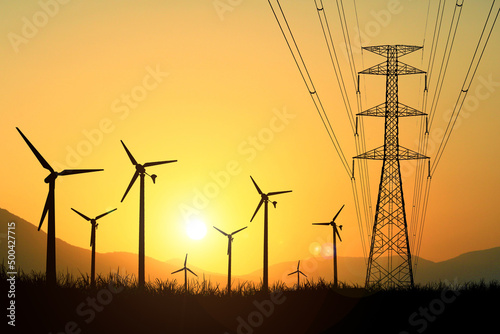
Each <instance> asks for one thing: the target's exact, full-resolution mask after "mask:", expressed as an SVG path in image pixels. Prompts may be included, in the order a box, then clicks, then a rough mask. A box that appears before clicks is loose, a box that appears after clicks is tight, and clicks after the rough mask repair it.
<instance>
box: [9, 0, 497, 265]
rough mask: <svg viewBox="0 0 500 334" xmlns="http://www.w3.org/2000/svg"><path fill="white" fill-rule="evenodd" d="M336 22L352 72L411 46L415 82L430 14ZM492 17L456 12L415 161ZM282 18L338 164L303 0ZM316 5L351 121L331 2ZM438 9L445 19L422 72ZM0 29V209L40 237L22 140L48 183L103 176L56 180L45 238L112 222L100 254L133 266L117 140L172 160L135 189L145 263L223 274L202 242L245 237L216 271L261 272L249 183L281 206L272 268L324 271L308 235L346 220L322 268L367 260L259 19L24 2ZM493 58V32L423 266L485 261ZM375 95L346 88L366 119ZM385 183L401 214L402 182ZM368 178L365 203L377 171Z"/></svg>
mask: <svg viewBox="0 0 500 334" xmlns="http://www.w3.org/2000/svg"><path fill="white" fill-rule="evenodd" d="M344 5H345V14H346V20H347V26H348V29H349V33H350V35H351V36H352V40H351V44H352V46H353V50H354V60H355V66H356V70H357V71H361V70H362V69H364V68H367V67H369V66H372V65H375V64H377V63H380V62H382V61H383V58H382V57H380V56H377V55H374V54H370V53H369V52H366V51H365V52H363V53H361V52H360V44H361V45H362V46H366V45H381V44H409V45H419V46H422V45H423V46H424V48H423V51H417V52H415V53H414V54H412V55H408V56H405V57H404V58H402V59H401V61H403V62H406V63H408V64H411V65H413V66H415V67H418V68H421V69H422V70H424V71H428V68H427V67H428V64H429V62H428V58H429V55H430V48H431V42H432V34H433V31H434V30H433V28H434V24H435V22H436V12H437V1H431V3H430V7H429V1H409V0H401V1H368V0H358V1H356V5H357V21H356V16H355V14H354V13H355V12H354V7H353V6H352V2H350V1H345V4H344ZM490 6H491V1H483V0H481V1H474V2H472V1H467V0H466V1H464V5H463V8H462V14H461V18H460V23H459V27H458V30H457V35H456V39H455V42H454V48H453V52H452V54H451V57H450V63H449V66H448V69H447V72H446V77H445V81H444V85H443V90H442V93H441V95H440V98H439V100H438V105H437V108H436V118H435V121H434V123H433V126H432V129H431V140H430V145H429V155H430V157H431V161H432V159H433V158H434V157H435V145H438V144H439V143H440V138H439V131H440V130H441V131H442V130H444V129H445V128H446V125H447V116H446V115H448V111H449V110H450V109H451V108H452V107H453V106H454V103H455V101H456V99H457V96H458V94H459V92H460V88H461V85H462V82H463V80H464V78H465V74H466V72H467V68H468V66H469V63H470V61H471V59H472V55H473V51H474V48H475V46H476V44H477V41H478V40H479V35H480V33H481V29H482V27H483V24H484V22H485V19H486V16H487V14H488V11H489V8H490ZM282 7H283V10H284V12H285V14H286V15H287V19H288V23H289V24H290V27H291V29H292V31H293V33H294V37H295V39H296V41H297V44H298V45H299V48H300V50H301V52H302V56H303V58H304V60H305V62H306V64H307V65H308V69H309V72H310V74H311V77H312V78H313V80H314V83H315V86H316V88H317V92H318V94H320V96H321V97H322V99H323V103H324V105H325V110H326V111H327V113H328V116H329V118H330V120H331V122H332V126H333V128H334V130H335V133H336V135H337V137H338V138H339V142H340V144H341V145H342V149H343V151H344V152H345V155H346V157H347V160H348V161H349V163H350V162H351V161H352V157H353V156H355V155H356V150H355V146H354V137H353V134H352V132H351V130H350V126H349V122H348V119H347V116H346V112H345V108H344V104H343V103H342V100H341V95H340V91H339V88H338V86H337V83H336V79H335V75H334V72H333V69H332V66H331V64H330V60H329V58H328V50H327V47H326V44H325V41H324V38H323V34H322V30H321V26H320V22H319V20H318V15H317V11H316V8H315V5H314V1H282ZM324 7H325V11H326V14H327V17H328V19H329V22H330V25H331V31H332V37H333V40H334V43H335V47H336V48H337V50H338V54H339V61H340V64H341V70H342V72H343V75H344V77H345V78H346V85H347V89H348V92H349V94H350V95H349V96H350V97H351V99H352V103H355V88H354V84H353V82H352V79H351V78H350V75H349V73H350V72H349V65H348V62H347V58H346V57H345V55H344V53H343V52H342V49H343V45H345V43H344V40H343V37H342V30H341V26H340V23H339V22H340V21H339V16H338V12H337V8H336V5H335V2H334V1H330V0H327V1H324ZM497 7H498V6H497ZM453 10H454V2H452V1H447V3H446V7H445V14H444V17H443V23H442V26H443V28H442V40H441V42H440V43H439V44H438V49H437V50H438V52H437V53H436V54H437V56H436V57H438V58H439V59H441V58H442V50H444V45H445V42H446V41H445V37H446V34H447V33H448V30H449V27H450V22H451V17H452V14H453ZM496 10H497V9H496ZM0 13H1V14H0V15H2V20H1V22H2V24H1V26H0V27H1V28H0V29H1V33H0V35H1V36H3V38H1V39H0V46H1V50H2V52H1V53H0V65H1V68H2V80H0V114H1V122H0V136H1V138H2V142H3V143H2V145H1V146H0V154H1V156H2V164H1V165H0V184H1V186H2V187H1V189H2V191H0V207H2V208H5V209H7V210H9V211H11V212H12V213H14V214H16V215H18V216H20V217H22V218H24V219H26V220H28V221H30V222H32V223H33V224H35V225H38V223H39V220H40V216H41V213H42V209H43V205H44V202H45V198H46V196H47V192H48V186H47V185H46V184H45V183H44V182H43V179H44V178H45V177H46V176H47V174H48V173H47V171H46V170H44V169H43V168H42V167H41V166H40V164H39V163H38V161H37V160H36V158H35V157H34V155H33V154H32V153H31V151H30V150H29V148H28V147H27V145H26V144H25V142H24V141H23V140H22V138H21V136H20V135H19V133H18V132H17V131H16V127H19V128H20V129H21V130H22V131H23V133H24V134H25V135H26V136H27V138H28V139H29V140H30V141H31V142H32V143H33V145H34V146H35V147H36V148H37V149H38V150H39V152H40V153H41V154H42V155H43V156H44V157H45V159H46V160H47V161H48V162H49V163H50V164H51V165H52V166H53V167H54V168H55V169H56V170H58V171H61V170H63V169H66V168H103V169H104V172H99V173H92V174H82V175H74V176H65V177H60V178H58V180H57V186H56V236H57V237H58V238H61V239H63V240H65V241H66V242H68V243H70V244H73V245H76V246H79V247H83V248H85V247H88V242H89V238H90V224H88V223H87V222H85V221H84V220H83V219H81V218H80V217H79V216H78V215H76V214H75V213H74V212H73V211H71V210H70V208H75V209H76V210H78V211H80V212H82V213H84V214H85V215H88V216H92V217H93V216H97V215H99V214H101V213H103V212H106V211H107V210H110V209H113V208H118V210H117V211H116V212H113V213H112V214H110V215H109V216H106V217H105V218H102V220H101V221H100V224H99V230H98V232H97V251H98V252H113V251H127V252H137V248H138V215H139V203H138V202H139V185H138V183H137V184H135V185H134V187H133V188H132V189H131V191H130V193H129V194H128V195H127V197H126V199H125V200H124V201H123V203H121V202H120V200H121V198H122V196H123V194H124V192H125V190H126V188H127V185H128V184H129V182H130V179H131V177H132V175H133V173H134V167H133V165H132V164H131V162H130V160H129V159H128V157H127V155H126V153H125V151H124V149H123V147H122V145H121V143H120V140H123V141H124V143H125V144H126V145H127V147H128V148H129V150H130V151H131V153H132V154H133V155H134V157H135V158H136V160H137V161H138V162H140V163H144V162H149V161H158V160H174V159H175V160H178V162H176V163H172V164H168V165H161V166H154V167H150V168H148V169H147V172H148V173H150V174H153V173H154V174H156V175H158V178H157V179H156V184H153V183H152V181H151V179H149V178H147V179H146V255H148V256H152V257H154V258H157V259H159V260H162V261H166V260H169V259H172V258H183V257H184V254H185V253H189V258H190V263H191V264H192V265H193V266H196V267H201V268H204V269H206V270H208V271H212V272H221V273H223V272H225V270H226V261H227V258H226V247H227V241H226V240H227V239H226V238H225V237H224V236H222V235H221V234H220V233H218V232H217V231H216V230H215V229H213V228H212V226H217V227H218V228H220V229H222V230H223V231H225V232H228V233H229V232H232V231H235V230H237V229H240V228H242V227H245V226H248V227H249V228H248V229H246V230H244V231H242V232H240V233H239V234H237V235H236V236H235V240H234V244H233V258H234V259H235V261H238V262H239V264H234V265H233V273H235V274H245V273H248V272H252V271H254V270H258V269H260V268H261V266H262V235H263V210H262V211H260V212H259V213H258V215H257V216H256V218H255V219H254V220H253V221H252V222H250V218H251V216H252V214H253V212H254V210H255V208H256V206H257V204H258V202H259V200H260V198H259V195H258V193H257V191H256V189H255V188H254V186H253V184H252V182H251V179H250V175H251V176H252V177H253V178H254V179H255V180H256V182H257V183H258V185H259V186H260V188H261V189H262V190H263V191H265V192H270V191H282V190H292V191H293V192H291V193H287V194H283V195H278V196H276V197H275V198H273V200H274V199H275V200H277V202H278V205H277V208H276V209H274V208H272V207H270V210H269V219H270V223H269V224H270V225H269V226H270V227H269V234H270V251H269V262H270V264H273V263H279V262H284V261H296V260H300V259H307V258H309V257H311V256H322V255H324V256H328V255H329V253H328V252H329V250H330V248H329V247H330V246H329V243H331V241H332V236H331V229H330V228H323V227H317V226H312V225H311V223H313V222H327V221H330V220H331V219H332V217H333V216H334V215H335V213H336V212H337V211H338V210H339V209H340V207H341V206H342V205H344V204H345V208H344V209H343V211H342V212H341V214H340V215H339V217H338V221H337V222H338V224H342V225H343V230H342V232H341V236H342V240H343V241H342V243H341V244H340V245H339V250H338V252H339V255H340V256H356V257H357V256H364V253H363V247H362V241H361V237H360V229H359V225H358V221H357V219H356V211H355V204H354V198H353V192H352V189H351V183H350V179H349V177H348V175H347V173H346V171H345V170H344V169H343V167H342V164H341V163H340V159H339V157H338V156H337V154H336V152H335V150H334V148H333V146H332V144H331V142H330V141H329V138H328V135H327V133H326V131H325V129H324V127H323V125H322V123H321V120H320V118H319V116H318V114H317V112H316V110H315V108H314V105H313V103H312V101H311V98H310V96H309V93H308V91H307V89H306V87H305V85H304V82H303V81H302V78H301V77H300V74H299V72H298V70H297V68H296V65H295V63H294V61H293V58H292V56H291V54H290V52H289V50H288V48H287V45H286V43H285V40H284V39H283V36H282V35H281V32H280V30H279V27H278V25H277V23H276V21H275V18H274V16H273V13H272V11H271V9H270V7H269V4H268V3H267V1H248V0H239V1H237V0H233V1H230V0H220V1H213V0H205V1H200V0H197V1H180V0H169V1H157V0H145V1H130V0H127V1H123V0H122V1H113V0H108V1H95V0H88V1H78V0H72V1H62V0H60V1H56V0H45V1H44V0H42V1H34V0H29V1H28V0H22V1H15V2H2V3H1V4H0ZM427 13H429V14H427ZM357 22H359V24H357ZM426 22H427V24H426ZM359 40H361V43H359ZM499 41H500V31H499V29H498V27H496V28H495V29H494V30H493V33H492V35H491V37H490V41H489V44H488V46H487V48H486V51H485V53H484V55H483V58H482V59H481V63H480V65H479V67H478V69H477V72H476V75H475V78H474V81H473V82H472V85H471V87H470V89H469V93H468V97H469V99H468V100H467V101H466V104H465V106H464V109H463V111H462V114H461V117H460V118H459V120H458V121H457V125H456V127H455V129H454V131H453V133H452V136H451V139H450V141H449V143H448V145H447V147H446V150H445V152H444V155H443V158H442V160H441V161H440V162H439V165H438V167H437V169H436V172H435V174H434V175H433V179H432V187H431V192H430V197H429V204H428V210H427V216H426V221H425V229H424V234H423V239H422V245H421V252H420V256H422V257H424V258H426V259H429V260H433V261H442V260H445V259H449V258H451V257H454V256H458V255H460V254H462V253H464V252H468V251H473V250H480V249H486V248H491V247H498V246H500V243H499V240H500V228H499V223H500V221H499V218H498V217H499V216H500V209H499V206H498V204H497V201H498V199H499V198H500V196H499V195H500V190H499V189H500V176H499V174H498V165H499V163H500V158H499V157H498V156H497V155H496V154H495V153H496V152H497V151H498V148H499V143H500V132H499V131H498V130H497V128H498V125H499V124H500V115H499V114H498V113H496V111H497V106H498V105H499V104H500V93H499V92H500V67H499V65H498V61H497V59H498V58H497V54H498V52H500V43H499ZM440 57H441V58H440ZM436 74H437V70H436V73H435V74H434V75H436ZM430 80H431V81H430V82H429V93H432V92H433V91H434V90H435V87H433V86H432V83H433V81H432V80H435V79H432V77H431V79H430ZM434 82H435V81H434ZM423 86H424V80H423V76H421V75H420V76H419V75H415V76H408V77H404V78H401V79H400V101H401V102H403V103H405V104H407V105H410V106H413V107H415V108H417V109H421V108H422V94H423ZM384 90H385V82H384V79H383V78H382V77H375V76H371V77H369V78H362V79H361V87H360V92H361V100H362V105H363V109H366V108H369V107H371V106H374V105H377V104H379V103H381V102H383V101H384ZM429 96H431V95H429ZM419 126H420V120H418V119H417V118H408V119H403V120H401V145H403V146H405V147H409V148H412V149H414V150H416V148H417V147H416V146H417V145H416V144H415V143H416V140H417V138H418V129H419ZM364 130H365V133H366V138H367V140H366V147H367V149H372V148H375V147H378V146H381V145H382V144H383V121H382V120H380V119H365V120H364ZM401 165H402V170H403V183H404V190H405V201H406V209H407V212H409V211H410V210H411V203H412V194H413V185H414V174H415V173H414V168H413V166H414V165H412V164H411V163H408V162H402V163H401ZM368 166H369V167H368V171H369V175H370V189H371V195H372V199H371V201H372V203H373V205H375V203H376V195H377V191H378V180H379V178H380V170H381V162H380V161H369V162H368ZM371 219H372V220H373V218H371ZM196 222H198V223H196ZM200 223H201V224H202V225H204V226H205V227H206V230H207V232H206V235H205V236H204V237H203V238H201V239H199V240H196V239H193V238H192V237H190V235H189V233H187V231H190V233H191V232H192V233H194V234H198V233H200V231H199V230H196V229H194V230H193V228H192V226H194V225H196V224H200ZM371 224H373V221H372V222H371ZM188 226H191V227H190V228H188ZM42 229H43V230H46V222H45V223H44V225H43V227H42ZM202 232H203V231H202ZM201 234H203V233H201ZM365 234H366V231H365ZM365 238H366V236H365ZM365 246H366V247H367V246H368V245H365ZM43 251H44V250H43ZM146 270H147V268H146Z"/></svg>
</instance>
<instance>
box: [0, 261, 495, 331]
mask: <svg viewBox="0 0 500 334" xmlns="http://www.w3.org/2000/svg"><path fill="white" fill-rule="evenodd" d="M0 278H1V283H0V284H1V285H2V291H8V284H7V281H6V279H7V273H6V269H5V268H4V267H2V268H1V269H0ZM116 288H118V290H117V289H116ZM454 290H456V292H453V291H454ZM499 297H500V283H499V282H498V281H494V282H484V281H481V282H467V283H464V284H460V285H459V284H457V283H449V282H438V283H433V284H426V285H417V286H415V287H414V288H400V289H391V290H375V289H372V290H369V289H364V288H363V287H360V286H356V285H349V284H346V283H343V282H341V283H340V284H339V287H337V288H335V287H334V286H333V284H332V283H331V282H328V281H325V280H324V279H318V280H316V281H306V282H305V283H304V284H301V286H300V287H299V288H298V289H296V287H295V286H294V287H290V286H287V285H286V284H285V283H283V282H275V283H274V284H273V285H272V286H271V287H270V292H268V293H265V292H263V291H261V289H260V286H259V285H258V284H255V283H253V282H240V283H237V284H234V286H233V289H232V294H231V296H227V293H226V289H225V285H222V286H221V285H220V284H218V283H213V282H210V281H209V280H206V279H203V280H200V281H196V280H192V281H190V284H189V288H188V291H187V292H186V291H184V282H183V280H176V279H174V280H160V279H155V280H152V281H150V282H148V283H147V284H146V286H145V287H144V288H143V289H141V288H139V287H138V284H137V279H136V277H135V276H133V275H120V274H119V273H109V274H108V275H97V277H96V286H95V287H92V286H91V285H90V277H89V276H88V275H87V274H82V273H80V275H79V276H73V275H71V274H69V273H65V274H60V275H59V277H58V286H57V287H56V288H55V289H53V290H52V289H48V288H47V287H46V286H45V280H44V275H43V274H41V273H37V272H30V273H24V272H22V271H19V275H18V276H17V279H16V298H15V300H16V325H17V326H16V329H18V330H22V331H23V332H36V333H53V334H55V333H57V334H59V333H70V332H74V333H106V332H116V333H138V332H147V333H167V332H169V333H170V332H171V333H198V332H203V333H221V334H224V333H245V334H253V333H365V332H376V333H378V332H380V333H382V332H385V333H390V332H393V333H401V332H403V333H404V332H407V333H419V332H425V333H444V332H453V331H456V332H460V331H461V330H463V328H465V326H475V329H476V331H477V332H481V330H482V329H481V328H484V330H485V331H486V329H489V328H492V327H491V326H493V325H495V319H496V317H497V314H498V312H499V311H500V307H499V306H498V305H499V304H498V298H499ZM425 310H427V311H425ZM424 311H425V312H428V316H429V317H428V318H426V316H425V314H424V313H422V312H424ZM429 312H430V313H429ZM412 315H413V316H414V318H413V322H412V321H411V320H410V317H411V316H412ZM68 326H69V327H68ZM424 327H425V328H424ZM68 328H69V329H71V330H68Z"/></svg>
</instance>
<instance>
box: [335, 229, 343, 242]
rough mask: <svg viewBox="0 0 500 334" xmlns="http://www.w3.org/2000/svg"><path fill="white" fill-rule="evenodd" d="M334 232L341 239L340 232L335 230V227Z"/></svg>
mask: <svg viewBox="0 0 500 334" xmlns="http://www.w3.org/2000/svg"><path fill="white" fill-rule="evenodd" d="M335 233H336V234H337V236H338V237H339V240H340V241H342V238H341V237H340V234H339V230H337V228H335Z"/></svg>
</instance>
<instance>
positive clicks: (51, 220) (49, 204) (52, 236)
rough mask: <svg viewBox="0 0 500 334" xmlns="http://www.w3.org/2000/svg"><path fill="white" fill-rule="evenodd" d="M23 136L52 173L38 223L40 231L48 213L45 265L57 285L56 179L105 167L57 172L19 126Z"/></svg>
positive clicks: (50, 282)
mask: <svg viewBox="0 0 500 334" xmlns="http://www.w3.org/2000/svg"><path fill="white" fill-rule="evenodd" d="M16 129H17V131H19V134H20V135H21V137H23V139H24V141H25V142H26V144H28V146H29V148H30V149H31V151H32V152H33V154H34V155H35V156H36V158H37V159H38V161H39V162H40V164H41V165H42V167H43V168H45V169H47V170H48V171H49V172H50V174H49V175H48V176H47V177H46V178H45V180H44V181H45V183H48V184H49V194H48V195H47V199H46V200H45V206H44V208H43V212H42V218H41V219H40V224H39V225H38V231H40V228H41V227H42V224H43V221H44V220H45V216H46V215H47V213H48V221H47V259H46V261H47V262H46V266H45V279H46V282H47V285H49V286H55V285H57V273H56V231H55V229H56V216H55V191H56V179H57V177H58V176H65V175H73V174H82V173H90V172H97V171H102V170H103V169H65V170H63V171H62V172H56V171H55V170H54V169H53V168H52V167H51V166H50V165H49V163H48V162H47V161H46V160H45V159H44V158H43V157H42V155H41V154H40V153H39V152H38V151H37V150H36V148H35V147H34V146H33V145H32V144H31V143H30V141H29V140H28V138H26V136H25V135H24V134H23V133H22V132H21V130H19V128H17V127H16Z"/></svg>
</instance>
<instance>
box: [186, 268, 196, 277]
mask: <svg viewBox="0 0 500 334" xmlns="http://www.w3.org/2000/svg"><path fill="white" fill-rule="evenodd" d="M186 270H188V271H189V272H190V273H191V274H193V275H194V276H196V277H198V275H196V274H195V273H194V272H193V271H192V270H191V269H189V268H186Z"/></svg>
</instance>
